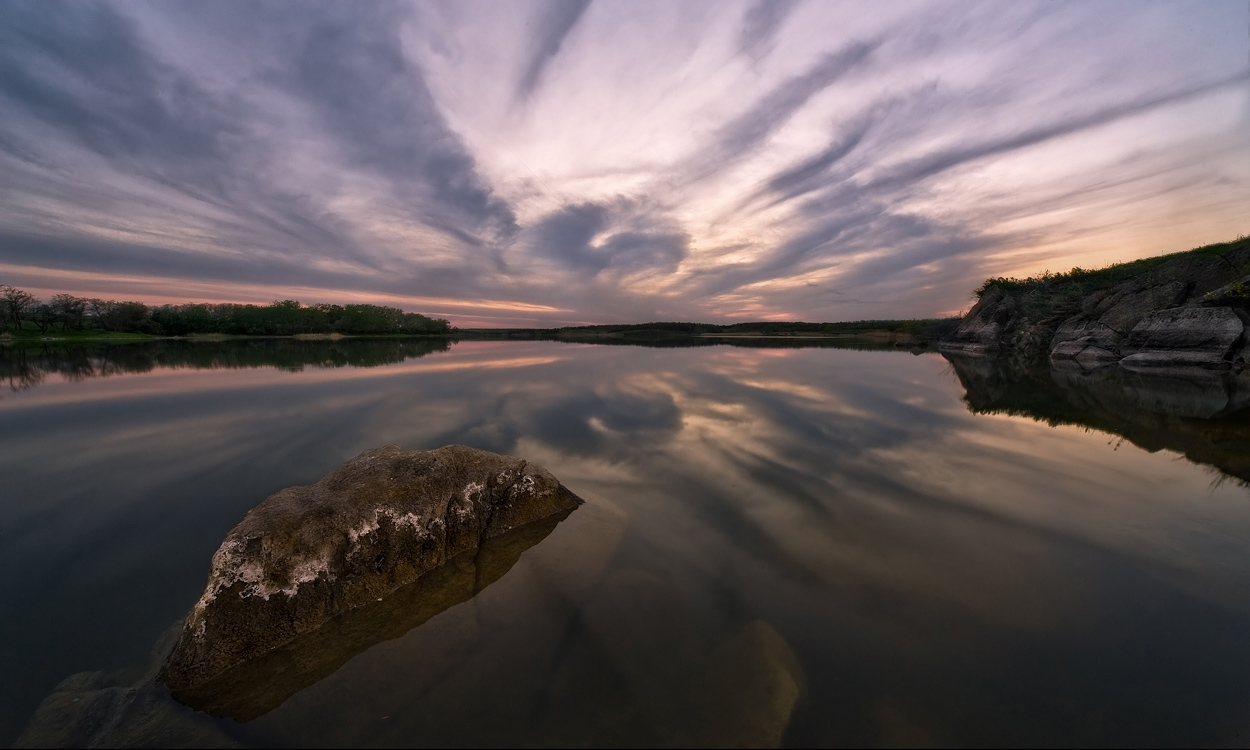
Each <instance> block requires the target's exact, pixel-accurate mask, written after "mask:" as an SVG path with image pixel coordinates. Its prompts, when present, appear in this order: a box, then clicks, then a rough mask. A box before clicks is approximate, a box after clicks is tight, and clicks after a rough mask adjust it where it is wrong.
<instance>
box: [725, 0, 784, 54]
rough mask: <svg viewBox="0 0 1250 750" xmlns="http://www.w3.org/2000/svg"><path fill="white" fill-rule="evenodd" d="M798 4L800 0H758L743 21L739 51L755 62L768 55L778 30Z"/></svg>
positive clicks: (739, 38) (739, 37)
mask: <svg viewBox="0 0 1250 750" xmlns="http://www.w3.org/2000/svg"><path fill="white" fill-rule="evenodd" d="M798 4H799V0H757V2H756V3H755V5H752V6H751V7H750V9H748V10H747V12H746V15H745V16H744V17H743V19H742V31H741V32H740V34H739V36H738V49H739V51H741V52H742V54H744V55H746V56H747V57H750V58H752V59H754V60H758V59H759V58H761V57H763V56H764V55H765V54H767V53H768V52H769V51H770V48H771V46H772V42H773V39H774V37H775V36H776V35H777V30H778V29H780V28H781V24H782V23H784V22H785V20H786V18H788V17H789V16H790V14H791V13H792V12H794V9H795V8H796V7H797V6H798Z"/></svg>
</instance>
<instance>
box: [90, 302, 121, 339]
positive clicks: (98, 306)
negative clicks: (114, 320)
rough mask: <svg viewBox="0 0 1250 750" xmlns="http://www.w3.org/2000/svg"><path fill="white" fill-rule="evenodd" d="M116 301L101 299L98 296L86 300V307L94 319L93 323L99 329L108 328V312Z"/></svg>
mask: <svg viewBox="0 0 1250 750" xmlns="http://www.w3.org/2000/svg"><path fill="white" fill-rule="evenodd" d="M116 306H117V303H116V302H114V301H113V300H102V299H100V298H99V297H92V298H91V299H89V300H87V309H88V310H89V311H90V312H91V317H92V318H93V319H95V324H96V325H97V326H99V327H100V329H101V330H105V331H107V330H108V318H109V313H110V312H111V311H112V309H113V308H114V307H116Z"/></svg>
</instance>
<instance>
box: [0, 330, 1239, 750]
mask: <svg viewBox="0 0 1250 750" xmlns="http://www.w3.org/2000/svg"><path fill="white" fill-rule="evenodd" d="M701 343H704V344H706V343H707V342H701ZM738 343H742V342H738ZM5 357H6V358H5V359H4V360H3V364H4V367H5V370H4V371H3V373H2V374H3V375H4V376H5V379H6V381H8V382H10V383H11V385H12V388H9V389H6V390H4V391H0V477H2V478H3V479H2V480H0V481H2V484H0V566H2V568H0V569H3V570H4V572H5V575H4V577H3V579H2V582H0V674H3V675H4V678H3V683H2V684H0V743H8V742H11V741H13V740H14V738H16V737H17V735H18V734H19V733H20V732H21V731H22V729H23V727H24V726H25V725H26V723H27V721H28V720H29V718H30V716H31V715H32V713H33V712H34V711H35V708H36V707H37V706H38V705H39V703H40V701H41V700H43V699H44V698H45V697H46V696H48V695H49V694H50V693H52V692H53V690H54V688H55V687H56V685H57V684H58V683H59V682H61V680H63V679H64V678H66V677H68V676H70V675H73V674H75V673H80V672H84V671H95V670H99V671H103V672H106V673H115V674H113V675H112V677H114V678H115V679H117V680H121V679H123V678H124V677H126V676H129V677H130V679H133V678H134V677H135V676H137V675H138V674H141V673H142V671H143V669H145V668H146V666H147V662H148V659H149V652H150V651H151V650H152V648H153V645H154V644H155V643H157V642H158V641H159V640H160V638H161V635H162V633H165V632H166V631H168V630H169V628H170V627H171V625H174V624H175V623H176V622H178V621H179V619H180V618H181V617H182V616H183V614H185V612H186V611H187V609H188V608H189V607H190V606H191V604H192V603H193V602H194V601H195V600H196V598H197V597H198V596H199V593H200V591H201V590H202V587H203V585H204V582H205V578H206V575H207V569H208V561H209V558H210V557H211V555H212V553H213V552H214V551H215V549H216V548H217V546H218V544H220V542H221V540H222V538H223V537H224V536H225V534H226V532H227V531H228V530H229V529H230V528H231V527H232V526H234V524H236V523H237V522H238V521H239V520H240V519H241V518H242V516H243V514H244V513H245V512H246V511H247V510H248V509H249V508H251V507H252V506H253V505H255V504H256V503H258V502H259V501H260V500H262V499H263V498H264V497H266V496H267V495H269V494H270V493H272V492H274V491H276V490H278V489H280V488H282V487H285V486H289V485H292V484H303V483H309V482H312V481H315V480H316V479H318V478H319V477H321V476H322V475H324V474H325V473H327V472H328V471H330V470H331V469H333V468H335V467H336V466H338V465H339V464H341V463H342V462H343V461H345V460H346V459H348V458H350V457H352V456H354V455H356V454H357V453H359V452H360V451H362V450H364V449H366V448H370V447H376V446H380V445H385V444H389V443H395V444H399V445H402V446H404V447H407V448H420V449H424V448H434V447H438V446H441V445H445V444H449V443H463V444H466V445H471V446H474V447H478V448H483V449H486V450H492V451H498V452H501V453H510V454H515V455H519V456H522V457H524V458H526V459H529V460H532V461H535V462H537V463H539V464H541V465H543V466H544V467H546V468H547V469H549V470H550V471H552V472H553V473H554V474H555V475H556V476H557V477H559V478H560V480H561V481H562V482H563V483H564V484H565V485H567V486H568V487H569V488H570V489H572V490H573V491H574V492H576V493H577V494H578V495H580V496H581V497H583V498H585V499H586V500H587V504H586V505H585V506H583V507H582V508H580V509H578V510H577V511H575V512H574V513H573V514H572V515H571V516H569V517H568V518H567V519H566V520H564V521H563V522H561V523H560V524H559V525H558V526H557V527H556V528H555V529H554V531H551V533H550V534H549V535H548V536H546V537H545V538H543V539H542V540H541V541H539V542H537V543H536V544H534V545H533V546H532V547H531V548H529V549H528V550H527V551H525V552H524V553H523V554H521V555H520V557H519V559H518V560H517V561H516V563H515V564H514V565H512V567H511V569H509V570H508V572H507V573H506V574H504V575H503V577H502V578H500V579H499V580H498V581H495V582H494V583H492V584H490V585H489V586H487V587H486V588H484V589H483V590H481V592H480V593H478V594H477V595H476V596H474V597H473V598H471V599H469V600H468V601H464V602H462V603H459V604H456V605H455V606H452V607H450V608H449V609H446V610H445V611H443V612H442V613H441V614H437V615H435V616H434V617H433V618H432V619H429V620H428V621H425V622H424V623H423V624H420V625H419V626H417V627H415V628H413V629H412V630H410V631H408V632H407V633H406V634H404V635H402V636H400V637H398V638H394V639H391V640H385V641H383V642H381V643H377V644H376V645H373V646H371V647H369V648H366V649H365V650H364V651H362V652H360V653H359V654H357V655H355V656H354V657H352V658H350V659H349V660H348V661H347V662H346V663H345V664H344V665H343V666H342V667H340V668H338V670H337V671H335V672H334V673H333V674H331V675H330V676H328V677H326V678H324V679H321V680H320V681H319V682H316V683H315V684H312V685H310V686H308V687H306V688H304V689H302V690H300V691H299V692H297V693H296V694H295V695H294V696H292V697H291V698H289V699H288V700H286V701H285V702H284V703H282V704H281V705H280V706H279V707H277V708H276V709H273V710H271V711H269V712H267V713H265V714H264V715H262V716H260V717H259V718H256V719H253V720H251V721H247V722H244V723H239V722H236V721H233V720H230V719H221V720H215V721H217V724H218V726H219V728H220V730H221V731H222V732H224V733H225V734H226V735H227V736H229V737H231V738H233V739H235V740H237V741H240V742H243V743H245V744H258V745H280V746H281V745H326V744H329V745H396V744H399V745H442V744H453V745H470V744H478V743H488V744H506V745H534V744H553V743H559V744H600V745H602V744H623V743H633V742H640V743H646V744H653V745H654V744H681V743H689V742H706V741H709V740H720V741H728V740H730V739H732V738H733V737H743V736H752V737H763V736H771V735H769V734H768V732H773V733H774V734H775V735H776V736H779V737H781V739H782V741H783V744H787V745H813V744H819V745H840V744H852V743H854V744H873V745H889V744H900V743H906V744H924V743H932V744H942V745H952V744H954V745H966V744H987V743H1007V744H1016V745H1019V744H1030V745H1036V744H1047V743H1062V744H1076V743H1082V744H1086V743H1097V744H1128V743H1145V744H1150V745H1160V744H1199V743H1202V744H1207V743H1217V744H1245V743H1246V742H1247V741H1250V491H1248V490H1247V489H1246V488H1245V486H1244V484H1243V482H1242V481H1240V480H1242V479H1244V478H1245V472H1244V471H1243V469H1242V467H1244V466H1247V464H1248V462H1247V461H1246V456H1247V450H1248V449H1247V448H1246V445H1247V435H1250V430H1248V429H1247V426H1246V420H1245V419H1244V417H1243V416H1242V415H1241V412H1240V411H1238V410H1237V409H1234V408H1233V407H1232V406H1228V405H1227V404H1226V405H1225V406H1224V407H1221V408H1222V409H1224V411H1218V410H1217V411H1216V412H1211V413H1209V414H1208V413H1198V412H1195V411H1194V409H1199V407H1193V406H1192V403H1198V402H1200V401H1201V398H1199V397H1198V396H1195V397H1193V398H1190V399H1189V400H1188V401H1185V402H1184V404H1182V405H1181V406H1169V404H1168V403H1163V402H1160V401H1159V399H1158V398H1155V397H1154V396H1152V395H1151V394H1154V393H1155V391H1151V390H1150V386H1149V384H1147V385H1146V386H1142V385H1141V384H1140V383H1128V384H1125V383H1121V382H1120V381H1116V382H1115V383H1113V384H1112V385H1111V386H1107V385H1106V383H1102V381H1098V383H1102V385H1099V384H1098V383H1095V384H1094V385H1092V386H1091V385H1089V384H1088V383H1085V381H1081V380H1080V378H1076V380H1075V381H1074V380H1073V379H1072V378H1069V379H1068V380H1064V379H1063V378H1062V377H1051V378H1050V379H1049V380H1046V379H1042V380H1037V381H1036V382H1030V381H1028V380H1027V379H1025V380H1021V379H1019V378H1016V379H1015V380H1012V379H1011V378H1008V379H1007V380H1006V381H1003V382H1000V381H1001V380H1002V378H1001V375H999V374H996V373H986V372H980V371H977V370H976V369H975V367H969V366H968V365H966V364H963V363H959V362H956V363H955V364H954V365H952V363H950V362H948V361H947V360H945V359H944V358H942V357H941V356H938V355H936V354H927V353H926V354H919V355H912V354H908V353H906V352H895V351H880V352H874V351H854V350H843V349H831V348H784V347H769V348H752V347H744V346H730V345H705V346H700V347H697V348H642V347H627V346H612V347H608V346H593V345H574V344H564V343H555V342H462V343H458V344H454V345H451V346H447V345H446V344H445V343H442V342H437V343H430V342H412V341H410V342H402V341H392V342H389V343H387V342H354V341H340V342H302V343H301V342H294V341H280V342H279V341H270V342H256V341H253V342H243V343H240V344H230V343H218V344H207V345H205V344H186V343H176V342H175V343H166V344H160V345H155V346H148V347H125V348H108V349H94V350H92V349H88V350H72V351H71V350H63V351H62V350H48V351H27V352H24V353H21V354H20V356H19V354H18V353H16V352H15V351H14V350H6V351H5ZM996 377H998V378H999V380H995V378H996ZM1076 381H1079V382H1076ZM1074 382H1076V384H1075V385H1073V383H1074ZM1204 387H1205V386H1204ZM1099 388H1102V389H1103V390H1098V389H1099ZM1108 388H1110V390H1108ZM1081 389H1084V390H1081ZM1117 389H1118V390H1117ZM1199 391H1202V388H1201V387H1199ZM1209 391H1210V388H1208V389H1207V390H1206V391H1202V393H1208V392H1209ZM1160 392H1162V393H1165V394H1166V393H1168V392H1172V391H1168V389H1167V388H1166V387H1165V388H1163V390H1162V391H1160ZM1108 393H1110V394H1111V395H1109V396H1108V395H1107V394H1108ZM1125 393H1127V394H1129V396H1126V397H1125V398H1120V397H1119V396H1117V395H1115V394H1125ZM1142 393H1145V394H1146V396H1141V397H1140V398H1138V396H1137V395H1134V394H1138V395H1140V394H1142ZM1090 394H1094V396H1091V395H1090ZM1098 394H1102V395H1101V396H1099V395H1098ZM1095 396H1097V397H1095ZM1117 398H1120V400H1116V399H1117ZM1134 398H1137V400H1136V401H1134V400H1133V399H1134ZM1204 398H1205V396H1204ZM1152 399H1153V400H1152ZM1194 399H1198V401H1195V400H1194ZM1165 400H1166V399H1165ZM1235 401H1236V400H1235V399H1233V400H1231V401H1228V402H1227V403H1228V404H1233V405H1234V406H1235V404H1234V402H1235ZM1202 403H1206V402H1202ZM1185 404H1190V406H1186V405H1185ZM1203 408H1205V407H1203ZM1169 409H1170V410H1171V411H1169ZM1185 409H1189V410H1190V411H1189V412H1186V411H1185ZM1199 411H1201V409H1199ZM1208 411H1209V410H1208ZM1139 446H1145V448H1143V447H1139ZM1147 449H1149V450H1147ZM1149 451H1154V452H1149ZM791 693H793V695H794V696H797V701H796V700H792V697H793V696H791ZM790 706H793V709H792V710H791V709H790V708H789V707H790ZM778 722H780V725H779V726H775V725H777V724H778ZM752 731H754V732H756V733H757V734H756V735H751V734H750V732H752ZM718 732H719V733H720V734H718ZM760 732H762V733H763V734H760ZM725 733H729V735H726V734H725ZM735 733H736V734H735Z"/></svg>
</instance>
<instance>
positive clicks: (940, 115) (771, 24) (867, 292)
mask: <svg viewBox="0 0 1250 750" xmlns="http://www.w3.org/2000/svg"><path fill="white" fill-rule="evenodd" d="M1246 15H1247V11H1246V9H1245V7H1244V5H1242V4H1240V3H1236V2H1229V3H1223V2H1208V3H1202V4H1200V5H1196V6H1193V7H1188V6H1185V7H1182V6H1177V5H1173V4H1169V3H1158V4H1153V3H1145V4H1133V5H1131V6H1129V5H1124V6H1121V5H1116V4H1106V5H1099V6H1096V7H1095V6H1089V5H1084V4H1071V5H1067V4H1041V3H1022V4H1017V5H1013V6H1010V7H997V8H995V7H980V6H977V7H971V6H964V5H962V4H956V3H952V4H945V3H935V4H930V5H927V6H923V7H913V6H909V5H906V4H901V5H889V4H887V5H881V6H877V7H873V8H869V7H867V6H858V7H857V6H850V7H844V6H833V5H827V4H821V3H797V2H756V3H751V4H739V5H731V4H725V3H705V2H697V1H694V0H691V1H689V2H684V3H679V4H665V5H657V6H644V5H641V4H637V3H628V2H613V1H612V0H599V2H596V3H595V4H594V6H593V7H591V5H590V3H589V2H580V1H579V2H551V3H539V2H534V3H513V4H506V5H488V4H485V3H473V2H470V3H464V4H455V5H443V6H414V5H409V4H406V3H402V2H383V3H375V4H369V5H367V6H355V5H353V6H344V5H342V4H337V3H328V2H318V3H310V4H306V5H302V6H300V7H299V8H298V9H296V8H289V7H285V6H280V5H267V4H254V3H244V2H234V1H233V0H226V1H225V2H221V3H213V4H209V5H165V4H116V3H108V2H87V1H84V2H76V3H64V4H53V5H49V4H47V3H28V2H21V1H19V0H14V1H13V2H8V3H4V4H3V5H2V6H0V266H3V267H4V268H6V269H10V270H7V271H6V272H5V274H6V275H5V278H3V279H0V281H3V282H5V283H16V284H21V283H27V282H34V281H37V282H38V286H39V288H47V286H46V285H48V284H50V282H49V279H50V278H56V275H57V274H62V278H65V279H66V280H67V283H69V281H70V280H71V279H74V278H79V279H81V278H85V276H84V274H88V275H89V274H97V275H99V277H100V278H96V277H94V276H93V277H92V279H93V280H92V281H91V283H92V284H93V285H95V286H96V287H100V286H101V285H103V286H104V287H107V283H106V282H105V281H102V280H101V278H106V277H108V276H109V275H110V274H112V275H113V276H114V277H116V278H117V279H118V281H117V288H118V289H122V288H135V287H134V283H133V279H134V278H137V277H141V276H142V277H147V278H149V279H151V280H152V282H151V285H150V286H145V287H143V288H151V287H159V286H160V284H161V283H168V285H169V286H170V288H186V289H191V288H192V287H191V286H188V284H187V281H188V280H190V279H195V280H196V282H195V283H196V285H195V286H194V289H196V290H200V291H203V290H212V289H217V290H219V293H217V294H215V295H213V296H215V298H219V299H220V298H225V297H228V296H229V295H230V289H231V287H232V285H249V286H248V287H247V288H248V289H251V290H256V289H264V288H266V287H270V288H273V289H275V290H277V289H292V288H298V289H308V290H317V289H322V290H325V292H326V295H327V296H329V295H332V294H351V295H379V296H388V297H390V298H393V299H404V300H410V301H414V302H413V303H412V304H414V305H416V304H420V303H419V302H416V301H419V300H448V299H452V300H463V301H465V303H466V304H465V305H463V306H456V305H452V304H450V303H439V304H440V305H441V306H442V307H448V308H455V309H457V310H462V311H463V313H462V314H463V315H464V316H465V318H464V319H465V320H470V319H471V320H473V321H474V323H475V324H481V322H483V321H486V322H488V323H489V322H490V321H491V320H492V318H491V316H492V315H494V314H496V313H502V312H506V313H507V315H506V316H504V315H502V314H501V315H500V317H498V318H494V320H496V321H497V322H499V323H501V324H509V325H545V324H555V323H562V322H596V321H603V322H607V321H617V320H637V319H643V318H665V319H679V318H684V319H703V320H738V319H743V318H748V317H770V318H778V317H790V318H798V319H809V320H822V319H823V320H832V319H848V318H862V317H881V316H882V315H900V316H907V315H931V314H940V313H944V312H950V311H955V310H958V309H959V308H960V307H963V306H965V304H966V298H967V290H968V289H969V288H971V287H974V286H975V285H976V284H977V283H978V282H979V280H980V278H983V277H984V276H985V275H990V274H1000V273H1027V272H1030V271H1034V270H1041V268H1051V269H1055V268H1061V267H1064V266H1065V265H1087V266H1088V265H1098V264H1099V263H1107V262H1114V261H1117V260H1126V259H1129V258H1132V257H1140V256H1143V255H1149V254H1154V253H1160V252H1166V251H1172V250H1178V249H1184V248H1186V247H1190V246H1193V245H1196V244H1201V243H1205V242H1211V241H1218V240H1221V239H1227V238H1229V237H1231V236H1235V235H1236V234H1237V233H1238V232H1244V231H1246V229H1247V228H1246V227H1245V226H1244V209H1243V208H1242V206H1243V204H1244V200H1241V199H1239V197H1238V196H1243V197H1244V195H1245V191H1246V190H1247V188H1250V158H1248V157H1247V154H1250V135H1247V134H1248V133H1250V119H1248V118H1250V91H1248V88H1250V84H1248V80H1250V79H1248V77H1247V64H1246V57H1245V44H1246V42H1245V39H1244V34H1233V33H1232V32H1231V31H1229V29H1233V28H1237V29H1243V28H1244V26H1245V23H1246V22H1247V20H1248V19H1247V18H1246ZM1182 21H1183V23H1181V22H1182ZM1090 28H1100V29H1104V30H1105V32H1104V33H1102V34H1100V35H1096V36H1097V38H1095V36H1091V35H1090V34H1089V33H1088V29H1090ZM574 39H575V41H576V43H573V41H574ZM518 105H523V106H518ZM14 269H16V270H14ZM21 269H27V270H25V271H23V270H21ZM29 269H37V272H36V271H32V270H29ZM22 274H26V275H25V276H23V275H22ZM75 274H76V276H75ZM125 279H131V281H124V280H125ZM162 280H165V282H162ZM127 284H130V286H129V287H127V286H126V285H127ZM251 293H252V292H249V294H251ZM323 299H326V297H323ZM491 300H495V301H499V300H504V301H507V304H508V305H509V307H506V308H500V307H498V306H495V307H492V306H491V305H490V304H487V303H488V302H489V301H491ZM474 301H480V302H481V304H478V305H476V306H474ZM517 314H519V315H522V316H525V315H529V316H531V317H529V318H525V319H523V320H522V319H518V318H517V317H515V315H517ZM453 317H454V315H453Z"/></svg>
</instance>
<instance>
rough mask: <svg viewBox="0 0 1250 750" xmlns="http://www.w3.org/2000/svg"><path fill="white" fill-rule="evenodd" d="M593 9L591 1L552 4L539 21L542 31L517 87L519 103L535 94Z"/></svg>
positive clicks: (563, 0)
mask: <svg viewBox="0 0 1250 750" xmlns="http://www.w3.org/2000/svg"><path fill="white" fill-rule="evenodd" d="M589 7H590V0H550V4H549V5H548V7H547V12H546V13H545V14H544V15H543V17H542V19H541V20H540V21H539V23H538V31H537V33H536V34H535V35H534V40H535V45H534V52H533V55H532V57H530V60H529V63H528V64H526V66H525V70H524V72H523V73H522V74H521V80H520V82H519V83H518V84H517V90H516V98H517V99H518V100H525V99H528V98H529V96H530V94H532V93H534V89H535V88H537V86H538V84H539V82H540V81H541V80H542V75H543V71H545V70H546V69H547V66H548V65H549V64H550V63H551V61H552V60H553V59H555V56H556V55H557V54H559V52H560V47H561V46H562V45H563V44H564V40H565V38H567V37H568V35H569V32H571V31H572V30H573V27H574V26H576V25H577V22H578V21H579V20H581V17H582V14H584V13H585V12H586V9H587V8H589Z"/></svg>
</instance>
